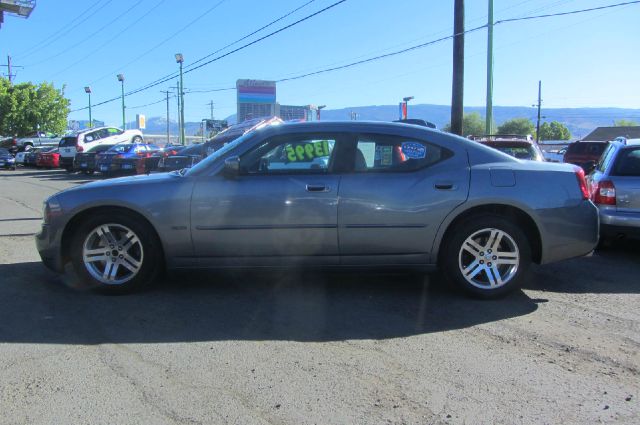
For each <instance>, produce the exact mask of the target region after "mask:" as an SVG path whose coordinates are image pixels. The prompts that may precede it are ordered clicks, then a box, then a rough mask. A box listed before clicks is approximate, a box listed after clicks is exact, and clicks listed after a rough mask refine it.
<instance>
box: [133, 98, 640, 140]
mask: <svg viewBox="0 0 640 425" xmlns="http://www.w3.org/2000/svg"><path fill="white" fill-rule="evenodd" d="M351 112H355V113H357V114H358V120H371V121H393V120H395V119H398V105H376V106H354V107H352V108H342V109H323V110H322V119H323V120H337V121H347V120H349V119H350V117H351ZM465 112H478V113H479V114H480V115H481V116H483V117H484V107H474V106H471V107H467V108H465ZM536 113H537V112H536V110H535V108H527V107H522V106H494V108H493V116H494V120H495V121H496V124H497V125H500V124H502V123H503V122H505V121H507V120H510V119H513V118H529V119H530V120H531V121H532V122H533V123H535V120H536ZM450 115H451V111H450V107H449V106H447V105H426V104H422V105H413V104H409V116H410V117H411V118H422V119H424V120H427V121H431V122H432V123H434V124H436V125H437V126H438V128H442V127H444V126H445V125H446V124H447V123H448V122H449V120H450ZM542 115H543V117H545V118H543V119H542V121H543V122H544V121H559V122H561V123H563V124H564V125H566V126H567V127H568V128H569V130H570V131H571V135H572V137H574V138H581V137H584V136H586V135H587V134H588V133H590V132H591V131H593V130H594V129H595V128H596V127H602V126H611V125H613V122H614V121H615V120H619V119H623V118H624V119H629V120H634V121H637V122H640V109H623V108H544V109H543V110H542ZM226 119H227V121H229V124H233V123H235V121H236V116H235V114H234V115H230V116H229V117H227V118H226ZM131 125H132V126H133V123H131ZM169 126H170V129H171V133H172V134H176V133H177V131H178V125H177V123H176V122H175V121H171V120H170V122H169ZM199 130H200V122H187V123H186V129H185V133H186V134H187V135H194V134H195V133H196V132H198V131H199ZM166 131H167V121H166V119H165V118H164V117H150V118H147V129H146V130H145V132H147V133H150V134H164V133H166Z"/></svg>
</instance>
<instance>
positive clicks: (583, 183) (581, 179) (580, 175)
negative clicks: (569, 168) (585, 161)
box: [575, 167, 589, 201]
mask: <svg viewBox="0 0 640 425" xmlns="http://www.w3.org/2000/svg"><path fill="white" fill-rule="evenodd" d="M575 173H576V178H577V179H578V186H580V192H582V199H583V200H585V201H586V200H587V199H589V187H588V186H587V179H586V178H585V176H584V170H583V169H582V168H580V167H575Z"/></svg>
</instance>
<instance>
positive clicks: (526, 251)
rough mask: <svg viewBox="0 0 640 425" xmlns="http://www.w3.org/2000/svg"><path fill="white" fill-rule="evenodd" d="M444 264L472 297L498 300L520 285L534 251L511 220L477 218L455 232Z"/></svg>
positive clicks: (488, 216)
mask: <svg viewBox="0 0 640 425" xmlns="http://www.w3.org/2000/svg"><path fill="white" fill-rule="evenodd" d="M442 263H443V266H444V272H445V274H446V275H447V276H448V277H449V279H451V280H452V281H453V282H455V283H456V284H458V286H460V287H461V288H462V289H463V290H465V291H466V292H467V293H469V294H470V295H473V296H476V297H479V298H496V297H500V296H502V295H505V294H506V293H508V292H510V291H513V290H514V289H516V288H517V287H519V286H520V284H521V283H522V278H523V275H524V274H525V272H526V270H527V268H528V267H529V265H530V264H531V248H530V245H529V241H528V239H527V237H526V235H525V234H524V232H522V230H520V228H519V227H518V226H517V225H515V224H514V223H513V222H512V221H511V220H508V219H506V218H504V217H501V216H497V215H481V216H474V217H471V218H469V219H467V220H465V221H464V222H462V223H461V225H460V226H456V228H455V229H454V230H453V233H452V234H451V238H450V240H449V241H446V246H445V250H444V256H443V261H442Z"/></svg>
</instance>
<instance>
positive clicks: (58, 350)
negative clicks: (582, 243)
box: [0, 169, 640, 424]
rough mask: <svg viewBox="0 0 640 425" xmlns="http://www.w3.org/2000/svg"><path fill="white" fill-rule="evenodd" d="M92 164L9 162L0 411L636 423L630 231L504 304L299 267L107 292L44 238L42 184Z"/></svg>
mask: <svg viewBox="0 0 640 425" xmlns="http://www.w3.org/2000/svg"><path fill="white" fill-rule="evenodd" d="M97 178H99V177H97V176H93V177H87V176H84V175H69V174H67V173H66V172H64V171H60V170H42V171H41V170H33V169H26V170H25V169H19V170H18V171H15V172H12V171H0V412H2V415H0V424H16V423H25V424H71V423H91V424H99V423H105V424H106V423H109V424H111V423H150V424H183V423H185V424H209V423H212V424H224V423H229V424H380V423H390V424H427V423H436V424H440V423H442V424H448V423H450V424H463V423H466V424H476V423H495V424H518V423H520V424H532V423H545V424H547V423H549V424H551V423H563V424H570V423H571V424H586V423H601V422H603V423H623V424H637V423H640V404H639V398H640V353H639V350H640V309H639V308H638V307H639V306H640V278H639V277H638V276H640V250H639V249H638V244H637V243H632V242H627V243H617V244H615V245H614V246H612V247H610V248H608V249H606V250H604V251H597V252H596V253H595V254H594V255H593V256H591V257H583V258H577V259H573V260H570V261H565V262H561V263H556V264H550V265H546V266H542V267H538V266H534V267H532V274H531V278H530V279H529V280H528V282H527V283H526V285H525V288H524V289H523V290H521V291H517V292H516V293H514V294H512V295H510V296H508V297H506V298H504V299H501V300H496V301H478V300H472V299H469V298H466V297H464V296H463V295H461V294H460V293H458V292H456V291H453V290H451V289H450V288H448V287H447V286H446V285H445V284H444V283H443V282H442V279H440V278H439V276H438V275H437V274H435V275H431V276H420V275H402V274H380V273H375V272H370V273H358V274H354V273H322V272H318V271H306V272H304V271H295V270H290V271H282V270H281V271H274V272H269V273H265V272H259V273H258V272H251V271H234V272H226V273H215V272H214V273H202V272H199V273H180V274H177V273H170V274H169V275H168V276H167V277H166V278H165V279H164V280H163V281H162V282H160V283H159V284H158V285H157V286H156V287H154V288H153V289H151V290H149V291H147V292H144V293H139V294H134V295H128V296H104V295H98V294H94V293H92V292H87V291H78V290H74V289H72V288H70V287H69V285H68V279H65V278H63V277H60V276H58V275H56V274H54V273H52V272H50V271H48V270H47V269H46V268H45V267H44V266H43V265H42V264H41V262H40V259H39V257H38V253H37V251H36V249H35V244H34V238H33V234H34V233H35V232H37V231H38V228H39V226H40V219H41V216H42V201H43V200H44V199H45V198H46V197H47V196H49V195H51V194H53V193H55V192H57V191H58V190H62V189H65V188H68V187H72V186H74V185H77V184H83V183H85V182H87V181H90V180H95V179H97Z"/></svg>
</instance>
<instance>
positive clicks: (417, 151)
mask: <svg viewBox="0 0 640 425" xmlns="http://www.w3.org/2000/svg"><path fill="white" fill-rule="evenodd" d="M402 153H403V154H404V156H405V157H406V158H407V159H423V158H424V157H425V156H427V148H426V147H425V146H424V145H423V144H421V143H416V142H404V143H402Z"/></svg>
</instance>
